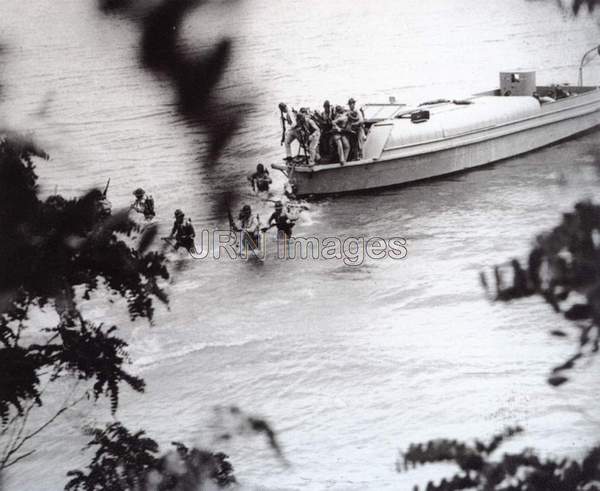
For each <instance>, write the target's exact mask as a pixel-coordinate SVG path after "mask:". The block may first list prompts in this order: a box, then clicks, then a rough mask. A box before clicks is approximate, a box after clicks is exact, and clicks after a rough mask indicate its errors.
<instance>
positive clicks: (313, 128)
mask: <svg viewBox="0 0 600 491" xmlns="http://www.w3.org/2000/svg"><path fill="white" fill-rule="evenodd" d="M285 113H286V115H287V118H288V119H287V120H288V121H291V117H290V115H289V112H288V110H287V107H286V108H285ZM307 113H308V111H306V112H299V113H297V114H296V124H294V125H293V126H292V127H291V128H290V129H289V130H288V131H287V133H286V135H285V140H284V144H285V155H286V157H285V159H286V160H292V142H293V141H294V140H298V142H299V143H300V146H301V147H302V148H304V150H305V152H307V157H308V165H314V164H315V160H316V158H317V152H318V148H317V147H318V145H319V139H320V138H321V130H320V129H319V127H318V126H317V123H315V122H314V121H313V119H312V118H311V117H310V116H309V115H308V114H307Z"/></svg>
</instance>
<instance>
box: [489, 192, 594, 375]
mask: <svg viewBox="0 0 600 491" xmlns="http://www.w3.org/2000/svg"><path fill="white" fill-rule="evenodd" d="M505 269H506V267H505V266H504V267H503V266H496V267H495V268H494V277H495V293H493V295H494V296H495V298H496V299H497V300H500V301H505V302H507V301H511V300H514V299H518V298H523V297H527V296H532V295H539V296H541V297H542V298H543V299H544V300H545V301H546V302H547V303H548V304H549V305H550V306H551V308H552V309H553V310H554V311H555V312H557V313H560V314H562V315H563V316H564V317H565V318H566V319H569V320H571V321H573V324H574V326H575V327H576V329H577V330H578V331H579V333H578V336H577V350H576V352H575V353H574V354H573V356H571V357H570V358H569V359H568V360H566V361H565V362H563V363H561V364H559V365H557V366H556V367H554V369H553V370H552V373H551V375H550V376H549V378H548V382H549V383H550V384H552V385H554V386H558V385H561V384H563V383H564V382H566V381H567V380H568V377H566V376H565V373H566V372H567V371H568V370H570V369H572V368H573V367H574V366H575V363H576V362H577V361H578V360H581V359H583V358H585V357H590V356H592V355H594V354H596V353H597V352H598V349H599V343H600V206H598V205H595V204H593V203H591V202H589V201H583V202H579V203H577V204H576V205H575V207H574V210H573V211H572V212H569V213H565V214H564V215H563V218H562V221H561V223H560V224H559V225H557V226H556V227H554V228H553V229H552V230H550V231H548V232H545V233H543V234H540V235H539V236H538V237H537V238H536V241H535V245H534V247H533V249H532V250H531V252H530V253H529V257H528V260H527V266H526V267H523V266H522V265H521V263H520V262H519V261H518V260H517V259H513V260H512V261H511V262H510V266H509V267H508V269H509V272H508V273H507V272H506V271H505ZM507 276H508V277H507ZM482 278H484V281H483V282H484V285H485V286H486V287H487V285H488V281H487V280H485V276H482ZM488 290H489V288H488ZM490 293H491V292H490ZM551 334H552V335H553V336H557V337H566V336H567V333H565V332H564V331H562V330H560V329H554V330H552V331H551Z"/></svg>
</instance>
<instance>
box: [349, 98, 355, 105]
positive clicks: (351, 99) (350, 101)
mask: <svg viewBox="0 0 600 491" xmlns="http://www.w3.org/2000/svg"><path fill="white" fill-rule="evenodd" d="M355 103H356V101H355V100H354V97H350V99H348V104H355Z"/></svg>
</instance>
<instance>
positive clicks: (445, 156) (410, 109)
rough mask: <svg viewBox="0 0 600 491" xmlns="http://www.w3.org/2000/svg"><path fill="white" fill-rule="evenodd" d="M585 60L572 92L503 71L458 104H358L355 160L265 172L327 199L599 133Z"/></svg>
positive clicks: (599, 116)
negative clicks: (361, 135) (359, 135)
mask: <svg viewBox="0 0 600 491" xmlns="http://www.w3.org/2000/svg"><path fill="white" fill-rule="evenodd" d="M596 50H600V47H598V48H594V51H596ZM591 52H592V50H590V51H588V53H586V55H584V57H583V59H582V62H581V65H580V77H579V79H580V80H579V83H578V85H567V84H562V85H549V86H537V85H536V73H535V71H532V70H519V71H503V72H500V77H499V78H500V83H499V88H497V89H494V90H490V91H487V92H482V93H478V94H475V95H473V96H470V97H467V98H465V99H461V100H446V99H438V100H434V101H427V102H423V103H420V104H415V105H410V104H400V103H396V102H395V101H393V100H392V101H390V102H388V103H382V104H366V105H365V106H363V108H362V111H363V119H364V125H365V129H366V140H365V141H364V143H363V148H362V158H360V159H356V160H351V161H347V162H345V163H344V164H341V163H340V162H330V163H324V164H319V163H317V164H316V165H312V166H309V165H308V160H307V159H306V158H302V156H299V157H298V158H294V159H288V161H286V162H284V163H276V164H272V167H273V168H275V169H278V170H281V171H282V172H284V173H285V174H286V176H287V178H288V181H289V184H290V186H291V188H292V190H293V192H294V194H295V195H296V196H298V197H301V196H311V195H328V194H337V193H348V192H356V191H363V190H369V189H375V188H382V187H388V186H395V185H400V184H405V183H411V182H415V181H420V180H423V179H429V178H433V177H437V176H444V175H447V174H452V173H455V172H460V171H465V170H467V169H472V168H476V167H480V166H482V165H486V164H489V163H491V162H496V161H499V160H503V159H507V158H510V157H514V156H516V155H519V154H523V153H525V152H529V151H532V150H535V149H538V148H541V147H544V146H546V145H550V144H552V143H555V142H558V141H560V140H563V139H565V138H569V137H572V136H574V135H576V134H578V133H582V132H584V131H587V130H589V129H591V128H594V127H595V126H598V125H600V88H599V87H598V86H592V85H588V86H585V85H583V80H582V68H583V65H584V61H585V60H586V56H587V55H588V54H589V53H591ZM598 52H599V53H600V51H598Z"/></svg>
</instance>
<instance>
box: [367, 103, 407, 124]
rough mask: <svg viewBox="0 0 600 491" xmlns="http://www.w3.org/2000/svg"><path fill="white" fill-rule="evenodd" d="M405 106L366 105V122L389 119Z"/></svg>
mask: <svg viewBox="0 0 600 491" xmlns="http://www.w3.org/2000/svg"><path fill="white" fill-rule="evenodd" d="M403 106H404V104H366V105H365V106H364V108H363V109H364V114H365V116H364V117H365V120H367V121H369V120H370V121H373V120H383V119H389V118H392V117H393V116H394V114H396V113H397V112H398V110H399V109H400V108H401V107H403Z"/></svg>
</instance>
